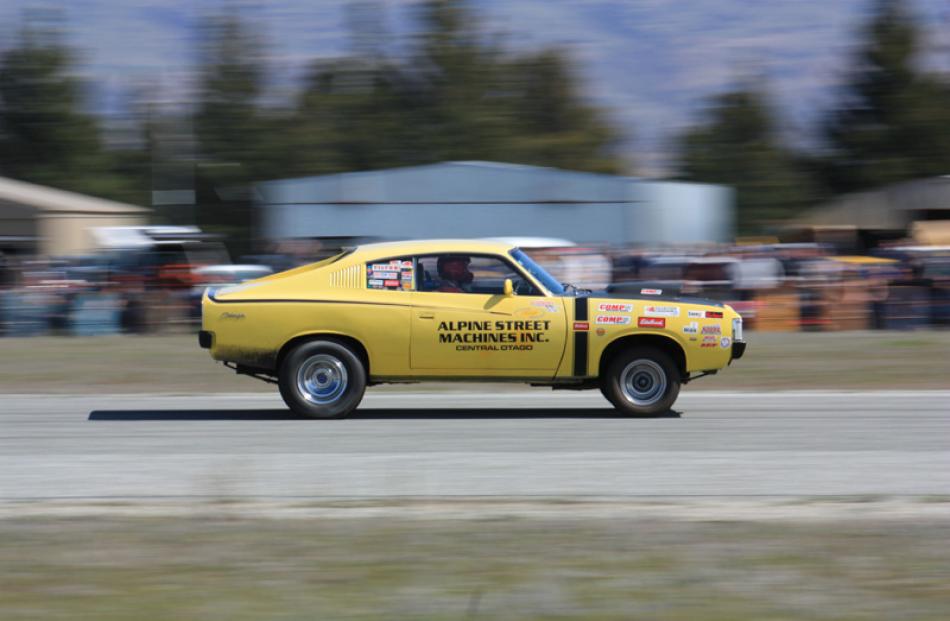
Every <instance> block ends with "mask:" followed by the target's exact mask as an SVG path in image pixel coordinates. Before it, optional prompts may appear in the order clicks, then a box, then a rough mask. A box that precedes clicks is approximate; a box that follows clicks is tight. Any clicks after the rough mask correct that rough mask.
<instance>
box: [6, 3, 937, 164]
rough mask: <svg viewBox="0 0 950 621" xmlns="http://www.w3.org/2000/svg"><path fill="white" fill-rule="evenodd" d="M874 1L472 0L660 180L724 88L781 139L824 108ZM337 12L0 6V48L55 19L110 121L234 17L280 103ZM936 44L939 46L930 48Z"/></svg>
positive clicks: (324, 49)
mask: <svg viewBox="0 0 950 621" xmlns="http://www.w3.org/2000/svg"><path fill="white" fill-rule="evenodd" d="M873 1H874V0H826V1H825V2H823V3H817V2H812V1H810V0H769V1H768V2H749V0H613V1H608V0H571V1H561V0H472V1H471V5H472V7H473V8H474V9H475V10H476V11H477V13H478V15H479V18H480V19H481V20H482V21H483V23H484V25H485V27H486V28H487V29H488V30H491V31H498V32H501V33H503V34H504V35H505V36H506V40H507V44H508V45H509V46H510V47H512V48H515V49H519V48H521V49H536V48H541V47H546V46H551V45H554V46H558V47H560V48H562V49H564V50H565V51H567V52H568V54H569V56H570V57H571V58H572V59H573V61H574V64H575V67H576V69H577V72H578V74H579V75H580V76H581V77H582V78H583V79H584V84H585V90H586V92H587V94H588V95H589V97H590V98H591V99H592V100H593V101H595V102H596V103H598V104H599V105H601V106H603V107H604V108H605V109H606V111H607V113H608V114H609V116H610V117H611V118H612V119H613V120H614V122H615V123H616V124H617V125H618V126H620V127H621V128H622V129H624V130H625V132H626V133H627V135H628V141H627V142H626V147H625V149H626V151H627V153H628V154H629V156H630V157H631V158H632V159H634V160H636V162H637V164H638V166H639V168H640V171H641V172H645V173H647V174H651V173H654V174H662V173H663V172H664V170H665V165H666V162H667V158H668V154H669V138H670V137H671V136H672V135H674V134H675V133H676V132H677V131H679V130H681V129H682V128H683V127H685V126H686V125H687V124H688V123H689V122H691V121H692V120H694V119H695V118H696V115H697V113H698V112H699V111H700V109H701V106H702V104H703V102H704V100H705V98H706V97H708V96H709V95H711V94H714V93H716V92H718V91H721V90H722V89H724V88H727V87H728V86H729V85H730V84H732V83H734V82H735V80H736V79H737V78H741V77H746V76H761V77H763V78H764V79H766V80H767V83H768V88H769V91H770V93H772V96H773V100H774V102H775V103H776V105H777V106H778V107H779V108H780V111H781V112H782V115H783V119H784V120H785V122H784V123H783V128H784V130H785V131H786V133H787V134H788V135H789V137H790V138H791V139H792V140H801V141H804V140H805V136H806V132H807V129H808V127H809V125H810V122H811V121H813V120H814V118H815V116H816V114H818V113H819V112H820V111H821V110H822V109H825V108H827V107H828V105H829V104H830V103H831V102H832V101H833V96H834V92H835V88H836V87H837V86H838V85H839V84H840V82H841V78H842V76H843V74H844V71H845V67H846V63H847V60H848V58H849V54H850V52H851V50H852V47H853V41H854V35H855V33H856V32H857V31H858V29H859V27H860V25H861V24H862V22H863V21H864V20H865V18H866V16H867V14H868V12H869V10H870V7H871V6H872V2H873ZM378 4H380V5H381V6H382V7H383V9H384V19H385V22H386V23H387V25H388V26H389V28H390V29H391V30H392V31H394V32H397V33H404V32H405V31H406V28H407V24H408V23H409V15H410V13H411V10H412V8H413V4H414V0H378ZM910 4H911V7H912V8H913V10H914V12H915V14H916V15H917V16H918V17H919V18H920V20H921V23H922V25H924V27H925V29H926V30H925V32H926V34H927V44H928V46H929V48H930V49H931V53H930V55H929V56H928V57H927V58H926V59H925V62H927V63H929V64H930V65H933V66H939V67H941V68H944V69H946V68H947V67H948V65H950V35H948V33H950V2H948V1H947V0H911V2H910ZM345 5H346V0H281V1H276V0H272V1H270V2H265V3H259V2H258V3H249V2H240V1H233V0H232V1H230V2H227V3H224V2H220V1H202V0H126V1H120V0H73V1H72V2H37V1H36V0H30V1H27V0H4V1H3V2H2V3H0V47H5V46H6V45H8V44H9V42H10V41H11V40H12V37H13V36H14V34H15V32H16V28H17V24H18V23H19V21H20V19H21V17H22V16H23V15H24V14H25V13H34V14H36V13H41V14H44V15H58V16H59V19H61V20H62V23H63V24H64V27H65V28H67V31H68V33H69V41H70V43H71V44H72V45H74V46H75V47H76V48H77V49H78V50H79V51H80V52H81V54H82V62H81V64H80V66H79V71H80V73H81V75H82V76H83V77H84V78H86V79H87V80H88V81H89V83H90V85H91V86H92V87H93V93H94V95H95V99H94V101H95V106H96V108H97V109H98V111H100V112H104V113H111V112H114V111H115V110H117V109H119V108H121V102H122V101H123V99H124V97H126V95H127V94H128V93H129V92H131V91H132V90H135V89H146V90H149V91H152V93H153V94H155V93H158V94H159V96H160V97H162V98H164V99H167V100H175V99H176V98H183V97H187V93H188V90H189V88H190V85H191V80H192V77H193V74H192V72H191V68H192V66H193V61H194V58H195V55H196V52H195V25H196V24H197V23H199V22H200V20H201V19H202V18H203V17H204V16H206V15H209V14H211V13H214V12H215V11H217V10H219V9H220V8H221V7H222V6H236V7H238V8H239V9H240V10H241V11H242V12H243V13H244V14H245V15H246V17H247V18H248V19H249V20H251V21H253V22H254V23H255V24H257V25H258V26H259V27H260V28H261V29H262V31H263V33H264V35H265V37H266V39H267V41H268V51H269V55H270V57H271V59H272V62H273V66H274V75H273V76H272V78H273V84H274V89H275V91H274V97H275V99H279V98H281V97H283V96H285V95H286V94H287V93H288V92H289V88H290V87H291V86H292V84H293V80H294V78H295V76H299V75H300V73H301V72H302V71H303V69H304V67H305V66H306V65H307V64H308V63H309V62H310V61H311V60H313V59H314V58H323V59H329V58H333V57H334V56H337V55H339V54H341V53H342V52H343V51H344V50H345V47H346V44H347V40H346V35H345V26H344V24H345V9H344V7H345ZM941 38H943V39H941Z"/></svg>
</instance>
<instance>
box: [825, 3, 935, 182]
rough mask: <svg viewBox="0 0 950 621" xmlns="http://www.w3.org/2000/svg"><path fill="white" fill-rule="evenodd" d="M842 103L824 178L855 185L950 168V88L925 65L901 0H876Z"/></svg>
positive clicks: (832, 122)
mask: <svg viewBox="0 0 950 621" xmlns="http://www.w3.org/2000/svg"><path fill="white" fill-rule="evenodd" d="M863 39H864V40H863V43H862V44H861V45H860V47H859V51H858V53H857V55H856V57H855V60H854V64H853V68H852V69H851V72H850V77H849V79H848V82H847V84H846V86H845V90H844V93H843V96H842V102H841V104H840V105H839V107H838V108H837V109H836V110H834V111H833V112H832V113H831V114H830V115H829V118H828V119H827V122H826V124H825V127H824V135H825V139H826V141H827V147H828V152H827V153H826V154H825V157H824V158H823V166H822V171H823V174H824V177H825V182H826V183H827V185H828V186H829V188H830V189H832V190H834V191H836V192H845V191H853V190H858V189H863V188H869V187H874V186H878V185H882V184H886V183H892V182H896V181H901V180H905V179H912V178H915V177H925V176H932V175H940V174H946V173H947V172H948V171H950V132H948V127H950V92H948V87H947V84H946V83H945V82H942V81H941V80H940V79H939V78H937V77H936V76H934V75H929V74H926V73H924V72H922V71H920V70H919V69H918V68H917V66H916V62H917V54H918V48H919V40H920V35H919V32H918V28H917V25H916V24H915V22H914V20H913V18H912V16H911V15H910V14H909V13H908V10H907V7H906V5H905V3H904V0H879V2H878V5H877V10H876V12H875V14H874V17H873V18H872V19H871V20H870V22H869V23H868V25H867V26H866V29H865V32H864V36H863Z"/></svg>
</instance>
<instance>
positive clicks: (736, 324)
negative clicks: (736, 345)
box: [732, 317, 742, 341]
mask: <svg viewBox="0 0 950 621" xmlns="http://www.w3.org/2000/svg"><path fill="white" fill-rule="evenodd" d="M732 340H733V341H741V340H742V317H736V318H735V319H733V320H732Z"/></svg>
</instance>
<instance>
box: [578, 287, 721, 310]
mask: <svg viewBox="0 0 950 621" xmlns="http://www.w3.org/2000/svg"><path fill="white" fill-rule="evenodd" d="M578 297H585V298H596V299H606V300H627V301H630V302H676V303H679V304H698V305H702V306H716V307H719V308H724V307H725V304H723V303H722V302H717V301H716V300H710V299H708V298H698V297H690V296H681V295H662V294H661V295H630V294H629V293H610V292H607V291H592V292H591V293H589V294H585V295H583V296H578Z"/></svg>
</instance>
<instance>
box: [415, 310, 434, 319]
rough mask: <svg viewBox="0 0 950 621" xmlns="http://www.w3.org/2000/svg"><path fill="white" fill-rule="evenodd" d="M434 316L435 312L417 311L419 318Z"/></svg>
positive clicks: (431, 317) (432, 317)
mask: <svg viewBox="0 0 950 621" xmlns="http://www.w3.org/2000/svg"><path fill="white" fill-rule="evenodd" d="M434 318H435V313H429V312H425V311H423V312H421V313H419V319H434Z"/></svg>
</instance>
